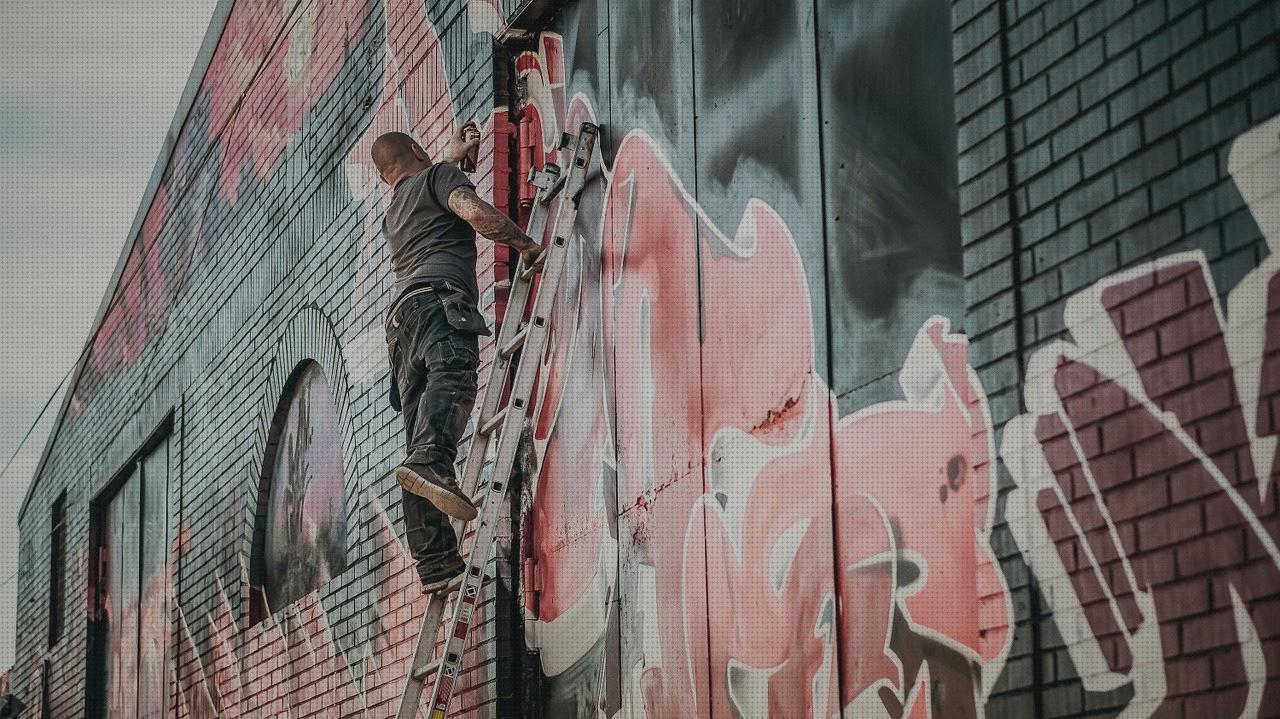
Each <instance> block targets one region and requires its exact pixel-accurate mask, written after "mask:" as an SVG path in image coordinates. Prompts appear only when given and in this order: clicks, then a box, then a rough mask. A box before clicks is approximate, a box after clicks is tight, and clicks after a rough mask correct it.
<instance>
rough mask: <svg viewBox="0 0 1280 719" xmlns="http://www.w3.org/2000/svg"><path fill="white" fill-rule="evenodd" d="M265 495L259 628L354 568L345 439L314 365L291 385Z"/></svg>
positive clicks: (258, 535) (257, 543)
mask: <svg viewBox="0 0 1280 719" xmlns="http://www.w3.org/2000/svg"><path fill="white" fill-rule="evenodd" d="M270 438H271V441H270V442H269V443H268V446H267V457H266V460H265V461H264V462H263V477H262V481H261V484H260V486H259V491H258V512H257V517H256V520H255V523H254V542H253V554H252V562H251V571H250V575H251V582H252V584H253V591H252V594H251V596H250V607H249V619H250V622H258V621H261V620H262V619H265V618H266V616H267V615H268V614H269V613H271V612H274V611H277V610H279V609H281V608H283V607H285V606H288V605H289V604H292V603H293V602H295V601H297V600H298V599H301V598H302V597H303V596H305V595H307V594H308V593H310V592H312V591H314V590H316V589H317V588H319V587H320V586H322V585H323V584H325V583H327V582H328V581H329V580H330V579H332V578H333V577H336V576H338V575H339V574H341V573H342V572H343V571H344V570H345V569H346V568H347V511H346V498H345V495H344V490H343V466H342V432H341V429H340V426H339V424H338V411H337V406H336V404H335V403H334V398H333V391H332V389H331V388H330V386H329V381H328V379H326V378H325V375H324V371H323V370H322V369H321V368H320V365H318V364H316V363H315V362H311V361H308V362H304V363H302V364H301V365H299V367H298V368H297V369H296V370H295V371H294V375H293V378H292V381H291V382H289V383H286V390H285V396H284V398H283V399H282V400H281V402H280V407H279V408H278V409H277V411H276V416H275V421H274V423H273V426H272V430H271V434H270Z"/></svg>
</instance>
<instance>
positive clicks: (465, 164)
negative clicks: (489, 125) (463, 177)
mask: <svg viewBox="0 0 1280 719" xmlns="http://www.w3.org/2000/svg"><path fill="white" fill-rule="evenodd" d="M479 135H480V131H479V130H477V129H475V128H471V127H469V128H467V130H466V133H465V135H464V137H465V138H466V139H467V140H471V139H473V138H476V137H479ZM478 151H479V148H478V147H473V148H471V152H468V153H467V154H465V155H463V156H462V159H461V160H459V161H458V169H459V170H462V171H463V172H467V173H471V172H475V171H476V153H477V152H478Z"/></svg>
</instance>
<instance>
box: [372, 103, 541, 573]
mask: <svg viewBox="0 0 1280 719" xmlns="http://www.w3.org/2000/svg"><path fill="white" fill-rule="evenodd" d="M478 143H479V132H478V131H477V130H476V128H475V125H474V124H472V123H467V124H466V125H463V127H462V128H461V129H460V130H459V131H458V132H457V134H455V135H454V137H453V139H452V140H451V141H450V143H449V145H448V146H447V147H446V148H445V151H444V158H443V160H442V161H441V162H435V163H433V162H432V161H431V157H430V155H429V154H428V153H427V151H426V150H425V149H423V147H422V145H420V144H419V143H417V142H416V141H414V139H413V138H411V137H410V136H408V135H406V134H404V133H401V132H390V133H387V134H385V135H382V136H380V137H379V138H378V139H377V140H375V141H374V143H373V148H372V155H373V162H374V165H375V166H376V167H377V168H378V174H379V176H380V177H381V178H382V181H383V182H385V183H387V185H388V186H390V187H391V188H392V198H391V206H390V207H389V208H388V209H387V212H386V215H385V216H384V219H383V224H382V232H383V235H384V236H385V237H386V240H387V245H388V250H389V251H390V254H391V268H392V270H393V271H394V273H395V277H396V286H395V299H394V300H393V301H392V303H391V307H390V310H389V311H388V313H387V320H386V331H387V352H388V355H389V358H390V361H391V406H392V407H393V408H394V409H396V410H398V411H400V412H401V413H402V414H403V418H404V428H405V435H406V440H407V441H406V444H407V447H406V450H407V456H406V457H405V460H404V462H403V463H401V464H400V466H398V467H396V468H395V477H396V481H397V482H398V483H399V484H400V487H401V488H402V489H403V490H404V505H403V511H404V521H405V533H406V535H407V541H408V545H409V551H410V553H411V554H412V555H413V558H414V560H415V561H416V562H417V565H418V576H419V578H420V579H421V580H422V589H423V591H424V592H426V593H429V594H430V593H435V592H440V591H442V590H443V591H448V590H452V589H453V588H455V587H456V586H457V585H458V584H459V583H460V582H461V580H462V573H463V570H464V569H465V567H466V563H465V562H464V561H463V560H462V557H461V556H460V555H459V554H458V538H457V534H456V533H455V532H454V530H453V527H452V526H451V524H450V521H449V517H453V518H455V519H459V520H462V521H471V520H472V519H475V517H476V506H475V505H474V504H473V503H472V501H471V498H469V497H468V496H467V495H466V494H465V493H464V492H463V490H462V489H461V487H460V486H459V484H458V480H457V477H456V476H455V472H454V461H455V459H456V458H457V455H458V440H459V439H460V438H461V436H462V433H463V431H464V429H465V427H466V424H467V420H468V417H469V416H470V414H471V409H472V406H473V405H474V404H475V399H476V370H477V368H478V367H479V363H480V355H479V340H478V338H477V337H478V335H487V334H490V332H489V329H488V328H487V326H486V325H485V321H484V317H483V316H481V314H480V312H479V310H478V309H477V307H476V302H477V300H478V295H479V290H478V289H477V286H476V238H475V234H476V233H477V232H478V233H480V234H481V235H484V236H485V237H487V238H489V239H490V240H493V241H494V242H500V243H502V244H504V245H508V246H509V247H511V248H513V249H515V250H516V251H517V252H519V253H520V256H521V259H522V260H523V261H524V264H525V266H533V265H534V263H535V261H536V260H537V258H538V255H539V254H540V253H541V252H542V248H541V247H540V246H539V245H538V243H536V242H534V241H533V240H532V239H530V238H529V236H528V235H526V234H525V233H524V232H523V231H521V230H520V228H519V227H517V226H516V224H515V223H514V222H512V221H511V220H510V219H509V218H508V217H507V216H506V215H504V214H503V213H502V212H500V211H499V210H498V209H497V208H495V207H494V206H493V205H490V204H489V203H488V202H485V201H484V200H482V199H480V197H478V196H477V195H476V193H475V186H474V185H473V184H472V183H471V181H470V180H469V179H467V176H466V175H465V174H463V172H462V170H460V169H459V168H458V166H457V164H456V163H459V162H460V161H463V160H464V159H465V158H467V157H468V156H469V155H470V153H471V151H472V150H473V149H474V148H475V147H476V145H477V144H478Z"/></svg>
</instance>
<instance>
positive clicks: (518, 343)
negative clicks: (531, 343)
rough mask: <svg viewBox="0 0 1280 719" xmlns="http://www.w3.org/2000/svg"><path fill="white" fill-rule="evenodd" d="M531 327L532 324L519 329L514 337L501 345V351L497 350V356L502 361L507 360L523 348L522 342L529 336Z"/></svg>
mask: <svg viewBox="0 0 1280 719" xmlns="http://www.w3.org/2000/svg"><path fill="white" fill-rule="evenodd" d="M532 326H533V325H532V324H526V325H525V326H523V327H521V328H520V330H519V331H518V332H516V336H515V337H512V338H511V341H510V342H508V343H507V344H505V345H503V347H502V349H500V350H498V355H499V356H500V357H502V358H503V359H508V358H510V357H511V355H513V354H515V353H516V351H517V350H519V349H520V348H521V347H523V346H524V340H525V338H526V337H528V336H529V328H530V327H532Z"/></svg>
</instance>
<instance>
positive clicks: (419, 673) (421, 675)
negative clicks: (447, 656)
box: [413, 657, 444, 681]
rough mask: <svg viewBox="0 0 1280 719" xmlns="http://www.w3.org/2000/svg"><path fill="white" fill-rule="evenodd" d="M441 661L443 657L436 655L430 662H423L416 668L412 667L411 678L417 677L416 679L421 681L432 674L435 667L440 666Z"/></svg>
mask: <svg viewBox="0 0 1280 719" xmlns="http://www.w3.org/2000/svg"><path fill="white" fill-rule="evenodd" d="M443 661H444V657H436V658H435V659H432V660H431V661H430V662H428V663H426V664H423V665H422V666H420V667H418V668H417V669H414V670H413V678H414V679H417V680H418V681H422V680H424V679H426V678H427V677H429V676H431V675H432V674H434V673H435V671H436V670H437V669H439V668H440V663H441V662H443Z"/></svg>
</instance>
